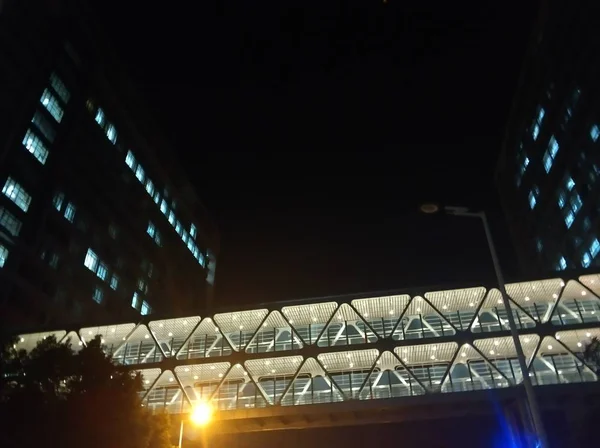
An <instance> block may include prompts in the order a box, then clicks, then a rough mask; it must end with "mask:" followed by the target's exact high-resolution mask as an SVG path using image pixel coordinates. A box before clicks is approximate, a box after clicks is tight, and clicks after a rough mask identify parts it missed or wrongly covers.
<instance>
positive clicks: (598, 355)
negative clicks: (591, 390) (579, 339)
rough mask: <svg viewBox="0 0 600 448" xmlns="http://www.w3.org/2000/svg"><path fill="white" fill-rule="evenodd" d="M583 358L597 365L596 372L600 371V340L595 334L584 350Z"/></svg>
mask: <svg viewBox="0 0 600 448" xmlns="http://www.w3.org/2000/svg"><path fill="white" fill-rule="evenodd" d="M583 358H584V359H585V360H586V361H587V362H588V363H589V364H590V365H592V366H595V368H596V373H599V372H600V340H599V339H598V338H597V337H596V336H594V337H593V338H592V340H591V341H590V343H589V344H586V346H585V350H584V351H583Z"/></svg>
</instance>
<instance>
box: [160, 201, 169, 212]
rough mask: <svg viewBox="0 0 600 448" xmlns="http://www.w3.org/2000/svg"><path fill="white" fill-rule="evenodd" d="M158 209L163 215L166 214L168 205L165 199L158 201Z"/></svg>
mask: <svg viewBox="0 0 600 448" xmlns="http://www.w3.org/2000/svg"><path fill="white" fill-rule="evenodd" d="M160 211H161V212H163V214H164V215H166V214H167V213H168V212H169V207H168V206H167V201H165V200H164V199H163V200H162V202H161V203H160Z"/></svg>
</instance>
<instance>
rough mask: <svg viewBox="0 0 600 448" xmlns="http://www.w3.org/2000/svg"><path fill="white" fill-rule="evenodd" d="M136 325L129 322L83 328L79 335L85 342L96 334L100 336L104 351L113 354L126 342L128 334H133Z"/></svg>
mask: <svg viewBox="0 0 600 448" xmlns="http://www.w3.org/2000/svg"><path fill="white" fill-rule="evenodd" d="M135 327H136V325H135V324H132V323H129V324H119V325H105V326H101V327H88V328H82V329H81V330H79V337H80V338H81V340H82V341H83V343H84V344H87V343H88V342H90V341H91V340H92V339H94V338H95V337H96V336H100V338H101V342H102V349H103V350H104V353H106V354H107V355H113V354H114V353H115V352H116V351H117V350H118V349H119V348H120V347H121V346H122V345H123V344H125V341H126V340H127V336H129V335H130V334H131V332H132V331H133V330H134V329H135Z"/></svg>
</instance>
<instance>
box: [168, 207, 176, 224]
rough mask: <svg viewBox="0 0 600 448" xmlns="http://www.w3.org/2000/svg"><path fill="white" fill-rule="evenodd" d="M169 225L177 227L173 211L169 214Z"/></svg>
mask: <svg viewBox="0 0 600 448" xmlns="http://www.w3.org/2000/svg"><path fill="white" fill-rule="evenodd" d="M169 223H170V224H171V225H172V226H174V225H175V213H173V210H171V211H170V212H169Z"/></svg>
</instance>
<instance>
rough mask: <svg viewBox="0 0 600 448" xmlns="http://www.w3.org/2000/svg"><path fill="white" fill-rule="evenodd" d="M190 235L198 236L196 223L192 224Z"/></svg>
mask: <svg viewBox="0 0 600 448" xmlns="http://www.w3.org/2000/svg"><path fill="white" fill-rule="evenodd" d="M190 235H191V237H192V238H194V239H195V238H196V226H195V225H194V224H192V225H191V226H190Z"/></svg>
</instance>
